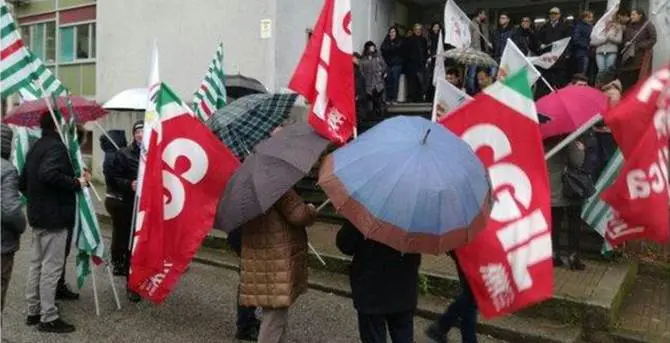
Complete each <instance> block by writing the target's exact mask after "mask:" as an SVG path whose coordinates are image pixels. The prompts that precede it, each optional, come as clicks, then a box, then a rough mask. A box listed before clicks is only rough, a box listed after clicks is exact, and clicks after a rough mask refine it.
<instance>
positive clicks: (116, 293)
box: [105, 261, 121, 310]
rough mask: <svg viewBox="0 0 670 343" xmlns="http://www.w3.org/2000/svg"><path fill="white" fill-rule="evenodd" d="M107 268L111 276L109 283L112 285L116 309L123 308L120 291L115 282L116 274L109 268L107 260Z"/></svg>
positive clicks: (108, 274)
mask: <svg viewBox="0 0 670 343" xmlns="http://www.w3.org/2000/svg"><path fill="white" fill-rule="evenodd" d="M105 269H106V270H107V276H109V284H110V285H112V293H114V301H115V302H116V309H117V310H120V309H121V301H120V300H119V293H118V292H117V290H116V283H114V276H113V275H112V270H111V268H109V263H108V262H107V261H105Z"/></svg>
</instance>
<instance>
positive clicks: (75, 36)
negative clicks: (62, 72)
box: [59, 23, 95, 62]
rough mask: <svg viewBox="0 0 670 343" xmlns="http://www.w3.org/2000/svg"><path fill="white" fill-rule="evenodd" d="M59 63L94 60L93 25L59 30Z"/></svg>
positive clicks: (67, 27)
mask: <svg viewBox="0 0 670 343" xmlns="http://www.w3.org/2000/svg"><path fill="white" fill-rule="evenodd" d="M59 56H60V61H61V62H74V61H78V60H89V59H92V58H95V23H90V24H80V25H73V26H66V27H61V28H60V55H59Z"/></svg>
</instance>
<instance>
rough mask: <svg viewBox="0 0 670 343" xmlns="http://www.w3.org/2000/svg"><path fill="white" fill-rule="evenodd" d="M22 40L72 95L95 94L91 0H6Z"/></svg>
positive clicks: (94, 12)
mask: <svg viewBox="0 0 670 343" xmlns="http://www.w3.org/2000/svg"><path fill="white" fill-rule="evenodd" d="M9 3H10V4H12V5H13V7H14V14H15V16H16V20H17V22H18V24H19V27H20V30H21V37H22V39H23V41H24V43H25V44H26V45H27V46H29V47H30V49H31V50H32V51H33V52H34V53H35V54H36V55H37V56H38V57H39V58H40V59H42V61H44V63H45V64H46V66H47V67H48V68H49V69H51V71H52V72H54V74H55V75H56V77H57V78H58V79H59V80H61V82H62V83H63V84H64V85H65V87H67V88H68V89H69V90H70V92H72V94H74V95H81V96H85V97H88V98H91V99H94V98H95V96H96V56H97V39H96V37H97V32H96V30H97V25H96V1H95V0H46V1H30V0H9Z"/></svg>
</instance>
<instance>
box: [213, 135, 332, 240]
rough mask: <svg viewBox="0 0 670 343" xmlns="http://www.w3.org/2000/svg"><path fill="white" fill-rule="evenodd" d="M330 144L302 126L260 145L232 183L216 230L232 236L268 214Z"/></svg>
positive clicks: (215, 225) (216, 221)
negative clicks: (250, 222) (236, 231)
mask: <svg viewBox="0 0 670 343" xmlns="http://www.w3.org/2000/svg"><path fill="white" fill-rule="evenodd" d="M328 143H329V141H328V140H326V139H324V138H321V136H319V135H317V134H316V133H315V132H314V131H313V130H312V128H311V127H310V126H309V125H308V124H307V123H304V122H301V123H297V124H295V125H292V126H289V127H287V128H284V129H282V130H281V131H279V132H278V133H276V134H275V135H274V136H272V137H270V138H268V139H267V140H265V141H264V142H263V143H261V144H259V145H257V146H256V149H255V152H254V153H253V154H251V155H249V157H247V158H246V159H245V160H244V163H243V164H242V166H240V168H239V169H237V171H236V172H235V174H234V175H233V177H232V178H231V179H230V181H229V182H228V185H227V187H226V190H225V191H224V194H223V197H222V198H221V200H220V202H219V207H218V209H217V211H216V217H215V219H214V227H215V228H217V229H220V230H223V231H226V232H231V231H232V230H234V229H236V228H238V227H240V226H242V225H244V224H245V223H247V222H248V221H250V220H251V219H254V218H256V217H258V216H260V215H262V214H263V213H265V212H266V211H267V210H268V209H270V208H271V207H272V205H274V204H275V203H276V202H277V201H278V200H279V198H281V197H282V195H284V193H286V192H287V191H288V190H289V189H291V188H292V187H293V186H294V185H295V184H296V183H297V182H298V181H300V180H301V179H302V178H304V177H305V175H307V173H309V171H310V170H311V169H312V167H313V166H314V164H315V163H316V162H317V161H318V159H319V157H320V156H321V154H322V153H323V152H324V151H325V150H326V148H327V147H328Z"/></svg>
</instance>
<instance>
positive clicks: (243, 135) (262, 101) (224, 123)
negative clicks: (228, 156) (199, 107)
mask: <svg viewBox="0 0 670 343" xmlns="http://www.w3.org/2000/svg"><path fill="white" fill-rule="evenodd" d="M297 97H298V95H297V94H295V93H294V94H252V95H248V96H245V97H242V98H240V99H237V100H235V101H233V102H232V103H230V104H228V105H227V106H225V107H223V108H222V109H220V110H218V111H216V113H214V115H212V117H211V118H209V120H208V121H207V126H208V127H209V128H210V129H211V130H212V132H214V134H216V135H217V136H218V137H219V139H220V140H221V141H222V142H223V143H224V144H226V145H227V146H228V148H230V150H231V151H232V152H233V153H234V154H235V155H236V156H237V157H239V158H244V157H246V156H247V155H249V154H250V153H251V152H252V151H253V149H254V147H255V146H256V144H258V143H260V142H261V141H263V140H264V139H266V138H268V137H270V133H271V132H272V130H274V129H275V128H277V126H279V125H281V123H282V122H283V121H284V119H286V118H288V114H289V111H290V110H291V108H293V104H294V103H295V100H296V98H297Z"/></svg>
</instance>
